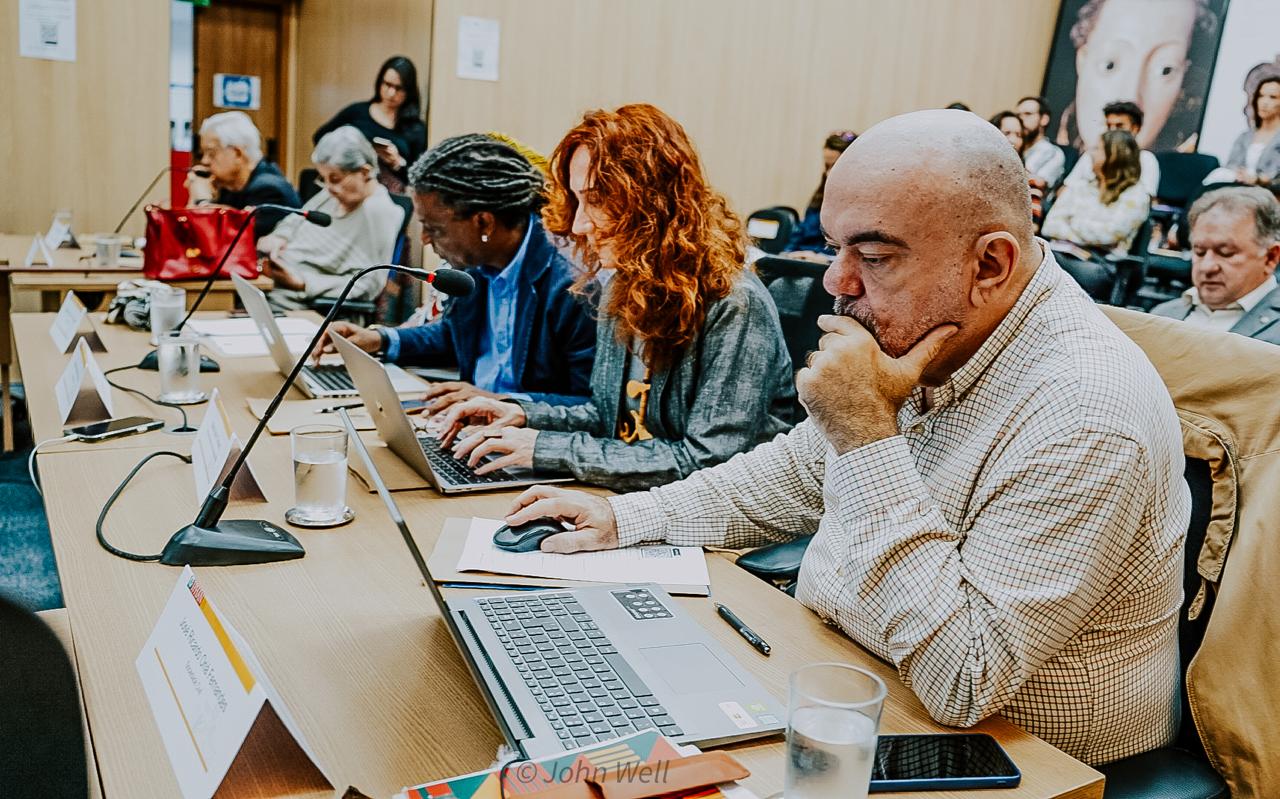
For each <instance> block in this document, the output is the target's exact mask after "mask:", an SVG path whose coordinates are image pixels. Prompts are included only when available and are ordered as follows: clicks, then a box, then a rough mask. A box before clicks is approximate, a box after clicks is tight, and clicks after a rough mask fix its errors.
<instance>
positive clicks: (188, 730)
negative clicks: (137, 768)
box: [134, 566, 333, 799]
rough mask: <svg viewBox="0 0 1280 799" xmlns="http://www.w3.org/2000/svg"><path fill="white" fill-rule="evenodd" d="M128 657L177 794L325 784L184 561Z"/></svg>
mask: <svg viewBox="0 0 1280 799" xmlns="http://www.w3.org/2000/svg"><path fill="white" fill-rule="evenodd" d="M134 666H135V667H136V668H137V670H138V676H139V677H140V678H141V679H142V685H143V688H144V690H145V691H146V694H147V701H148V702H149V703H150V705H151V713H152V716H153V717H154V718H155V720H156V726H157V727H159V728H160V736H161V738H162V739H163V740H164V746H165V750H166V751H167V752H168V754H169V763H170V764H171V765H172V766H173V772H174V775H175V776H177V778H178V785H179V787H180V788H181V790H182V796H183V797H184V799H209V798H210V797H212V796H214V795H215V794H220V795H233V796H249V795H258V790H260V789H261V788H262V787H263V785H264V784H269V786H270V795H272V796H276V795H291V794H294V793H302V792H305V791H324V790H332V788H333V784H332V783H331V782H330V781H329V779H328V778H327V777H326V776H325V775H324V772H323V771H321V769H320V767H319V766H318V765H317V761H316V757H315V753H314V752H313V751H312V750H311V748H310V747H309V746H307V743H306V741H305V740H304V739H303V736H302V732H301V730H300V729H299V727H298V725H297V723H296V722H295V721H294V720H293V717H292V716H291V715H290V714H289V711H288V710H287V709H286V708H285V706H284V703H283V702H282V701H281V700H280V695H279V694H278V693H276V691H275V689H274V688H272V687H271V683H270V682H269V681H268V680H267V674H266V670H265V669H263V667H262V664H261V663H260V662H258V660H257V658H255V657H254V655H253V652H252V651H251V650H250V649H249V645H248V644H247V643H246V642H245V640H244V639H243V638H242V637H241V636H240V634H239V633H237V632H236V630H235V628H234V627H232V626H231V622H230V621H229V620H227V619H226V618H225V617H224V616H223V615H222V614H221V613H220V612H219V611H218V609H217V607H216V606H215V605H214V604H213V600H212V599H211V598H210V597H209V596H208V595H207V594H206V593H205V592H204V590H203V589H202V588H201V585H200V582H199V581H198V580H197V579H196V576H195V573H194V572H193V571H192V570H191V567H190V566H186V567H183V569H182V576H181V577H179V578H178V584H177V585H176V586H174V589H173V592H172V593H171V594H170V595H169V601H168V602H167V603H166V604H165V607H164V611H163V612H162V613H161V614H160V620H159V621H158V622H157V623H156V626H155V628H154V629H153V630H152V632H151V636H150V637H149V638H148V639H147V643H146V645H145V646H144V647H143V648H142V652H140V653H139V654H138V657H137V660H135V661H134Z"/></svg>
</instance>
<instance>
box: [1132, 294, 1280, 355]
mask: <svg viewBox="0 0 1280 799" xmlns="http://www.w3.org/2000/svg"><path fill="white" fill-rule="evenodd" d="M1151 313H1152V314H1154V315H1155V316H1164V317H1167V318H1169V319H1178V320H1183V319H1186V318H1187V317H1188V316H1190V315H1191V300H1189V299H1188V298H1187V297H1185V296H1183V297H1176V298H1174V299H1172V300H1169V301H1168V302H1163V303H1160V304H1159V305H1157V306H1156V307H1154V308H1152V309H1151ZM1277 321H1280V286H1277V287H1276V288H1274V289H1272V290H1271V291H1270V292H1268V293H1267V296H1265V297H1263V298H1262V300H1261V301H1260V302H1259V303H1258V304H1257V305H1255V306H1253V307H1252V308H1250V309H1249V312H1248V313H1246V314H1245V315H1244V316H1242V317H1240V321H1239V322H1236V323H1235V324H1234V325H1232V327H1231V332H1232V333H1239V334H1240V335H1242V336H1247V337H1249V338H1256V339H1258V340H1259V341H1265V342H1268V343H1269V344H1280V325H1277V324H1276V322H1277Z"/></svg>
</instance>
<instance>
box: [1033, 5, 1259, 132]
mask: <svg viewBox="0 0 1280 799" xmlns="http://www.w3.org/2000/svg"><path fill="white" fill-rule="evenodd" d="M1228 1H1229V0H1063V2H1062V7H1061V10H1060V11H1059V12H1058V26H1057V29H1056V30H1055V32H1054V36H1053V48H1052V49H1051V50H1050V52H1049V66H1048V68H1047V69H1046V70H1045V78H1044V87H1043V89H1042V93H1043V94H1044V96H1045V98H1046V99H1047V100H1048V101H1049V107H1050V109H1051V110H1052V112H1053V118H1052V121H1051V122H1050V127H1049V134H1050V138H1051V139H1053V140H1055V141H1057V142H1058V143H1059V144H1069V145H1071V146H1072V147H1075V148H1076V149H1078V150H1081V149H1087V146H1090V145H1092V143H1093V142H1095V141H1097V138H1098V137H1099V136H1101V135H1102V133H1103V132H1104V131H1105V130H1106V124H1105V122H1104V120H1103V114H1102V108H1103V106H1105V105H1106V104H1107V103H1111V102H1115V101H1117V100H1130V101H1132V102H1135V103H1137V104H1138V106H1139V107H1141V108H1142V110H1143V113H1144V114H1145V115H1146V119H1145V121H1144V122H1143V126H1142V130H1141V132H1140V133H1139V134H1138V143H1139V144H1140V145H1141V146H1142V148H1143V149H1146V150H1154V151H1159V150H1173V149H1179V148H1182V149H1188V148H1193V147H1194V146H1195V144H1196V138H1197V135H1198V133H1199V131H1200V123H1201V120H1202V119H1203V118H1204V111H1205V98H1206V97H1207V95H1208V92H1209V82H1210V79H1211V77H1212V75H1213V65H1214V62H1215V60H1216V58H1217V53H1218V44H1219V41H1220V38H1221V34H1222V28H1223V20H1224V18H1225V15H1226V11H1227V3H1228ZM1263 1H1264V2H1275V0H1263Z"/></svg>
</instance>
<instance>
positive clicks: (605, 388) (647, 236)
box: [443, 105, 795, 490]
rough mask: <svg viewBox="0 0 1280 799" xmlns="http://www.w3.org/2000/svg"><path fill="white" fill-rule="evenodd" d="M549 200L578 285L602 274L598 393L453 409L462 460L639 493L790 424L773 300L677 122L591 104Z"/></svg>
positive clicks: (563, 156)
mask: <svg viewBox="0 0 1280 799" xmlns="http://www.w3.org/2000/svg"><path fill="white" fill-rule="evenodd" d="M548 195H549V201H548V204H547V207H546V208H545V209H544V210H543V219H544V221H545V223H546V226H547V230H548V231H550V232H551V233H552V234H555V235H557V236H564V237H566V238H568V239H569V240H570V241H571V242H572V244H573V246H574V249H575V251H576V253H577V254H578V255H579V256H580V258H581V259H582V262H583V263H584V264H585V265H586V267H587V272H586V274H584V275H583V276H582V277H581V278H579V280H578V285H577V288H578V290H579V291H582V290H584V289H585V288H586V287H587V286H588V284H589V282H590V281H591V279H592V278H593V277H595V276H599V278H600V279H601V282H602V283H603V284H604V289H603V294H602V295H601V298H600V327H599V332H598V334H597V338H596V363H595V368H594V369H593V370H592V373H591V400H590V401H589V402H588V403H586V404H584V405H575V406H572V407H563V406H562V407H554V406H551V405H548V404H546V403H543V402H537V401H529V400H524V399H516V400H514V401H506V402H504V401H497V400H493V399H489V398H484V397H479V398H474V399H470V400H467V401H466V402H462V403H459V404H457V405H455V406H454V407H453V408H451V409H450V410H449V412H448V413H447V414H446V415H445V418H444V423H443V428H444V440H445V443H446V444H448V443H454V452H455V454H456V455H457V457H459V458H462V459H466V460H467V461H468V462H469V463H470V464H471V465H473V466H475V465H477V464H479V463H480V461H481V459H483V458H485V457H488V456H491V458H490V460H488V461H487V462H485V463H484V464H483V465H480V467H479V469H477V471H481V472H488V471H492V470H494V469H500V468H506V467H513V466H526V467H527V466H532V467H534V468H536V469H538V470H540V471H547V472H569V473H572V474H573V475H574V476H575V477H576V478H577V479H579V480H582V481H583V482H589V483H596V484H598V485H603V486H607V487H609V488H613V489H617V490H631V489H638V488H647V487H650V486H656V485H662V484H664V483H669V482H671V481H673V480H678V479H680V478H681V477H685V476H686V475H688V474H690V473H692V472H694V471H696V470H698V469H701V468H703V467H706V466H710V465H712V464H716V463H720V462H721V461H724V460H727V459H728V458H730V457H731V456H733V455H734V454H735V453H738V452H743V451H745V450H748V449H750V448H752V447H754V446H755V445H756V444H759V443H760V442H763V441H767V440H769V439H771V438H772V437H773V436H775V435H777V434H778V433H781V432H784V431H786V430H787V429H788V428H789V427H790V424H789V418H790V415H791V408H792V407H793V403H794V401H795V385H794V383H793V380H792V369H791V360H790V358H789V357H788V355H787V348H786V346H785V344H784V343H783V340H782V329H781V326H780V325H779V322H778V312H777V309H775V308H774V305H773V300H772V298H771V297H770V296H769V292H768V291H767V290H766V289H765V287H764V286H763V284H761V283H760V280H759V279H758V278H756V277H755V275H754V274H753V273H752V272H751V271H750V270H748V269H746V268H745V267H744V266H743V263H744V259H745V255H746V251H745V242H744V237H743V234H742V225H741V223H740V222H739V220H738V218H737V217H736V216H734V214H733V212H732V211H730V210H729V208H728V204H727V202H726V201H725V199H724V197H722V196H721V195H719V194H718V193H716V192H715V191H714V190H713V189H712V188H711V187H710V186H709V185H707V180H706V177H705V176H704V174H703V171H702V165H701V163H700V162H699V159H698V155H697V153H696V152H695V151H694V149H693V145H692V144H691V143H690V141H689V138H688V136H686V134H685V132H684V129H683V128H682V127H681V126H680V125H679V124H678V123H676V122H675V121H674V120H673V119H671V118H670V117H668V116H667V115H666V114H664V113H663V112H662V111H659V110H658V109H657V108H654V107H653V106H651V105H626V106H623V107H621V108H619V109H618V110H616V111H592V112H590V113H588V114H587V115H586V116H585V117H584V118H583V120H582V122H581V123H580V124H579V125H578V126H577V127H575V128H574V129H573V130H571V131H569V133H568V134H567V135H566V136H565V138H564V139H563V140H562V141H561V142H560V144H559V145H558V146H557V147H556V150H555V152H554V153H553V154H552V156H551V182H550V186H549V189H548ZM464 425H471V426H472V427H475V428H477V429H474V430H467V431H464V430H463V426H464ZM459 433H462V435H459ZM455 439H457V440H456V441H455Z"/></svg>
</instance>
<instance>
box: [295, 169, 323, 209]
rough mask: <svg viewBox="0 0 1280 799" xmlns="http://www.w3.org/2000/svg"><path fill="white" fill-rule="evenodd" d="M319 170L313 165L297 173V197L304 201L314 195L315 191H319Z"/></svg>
mask: <svg viewBox="0 0 1280 799" xmlns="http://www.w3.org/2000/svg"><path fill="white" fill-rule="evenodd" d="M319 180H320V170H318V169H316V168H315V167H311V166H309V167H307V168H306V169H304V170H302V171H301V172H299V173H298V199H300V200H302V201H303V202H304V203H305V202H306V201H307V200H310V199H311V198H312V197H314V196H316V192H318V191H320V183H319Z"/></svg>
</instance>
